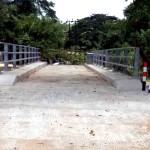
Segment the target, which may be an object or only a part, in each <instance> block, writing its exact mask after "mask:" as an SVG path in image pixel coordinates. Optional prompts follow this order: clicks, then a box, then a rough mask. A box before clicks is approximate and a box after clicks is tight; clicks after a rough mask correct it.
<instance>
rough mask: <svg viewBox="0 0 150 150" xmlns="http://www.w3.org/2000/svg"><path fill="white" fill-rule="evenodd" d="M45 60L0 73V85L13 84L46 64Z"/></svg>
mask: <svg viewBox="0 0 150 150" xmlns="http://www.w3.org/2000/svg"><path fill="white" fill-rule="evenodd" d="M46 65H47V63H46V62H35V63H32V64H29V65H25V66H22V67H20V68H19V69H14V70H12V71H8V72H3V73H2V74H0V86H13V85H15V84H16V83H17V82H20V81H22V80H23V79H25V78H27V77H29V76H30V75H31V74H33V73H34V72H36V71H38V70H39V69H41V68H43V67H44V66H46Z"/></svg>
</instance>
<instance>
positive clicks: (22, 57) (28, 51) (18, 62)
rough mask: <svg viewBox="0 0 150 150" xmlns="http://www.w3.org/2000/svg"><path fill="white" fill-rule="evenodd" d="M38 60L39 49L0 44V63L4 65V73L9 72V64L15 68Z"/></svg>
mask: <svg viewBox="0 0 150 150" xmlns="http://www.w3.org/2000/svg"><path fill="white" fill-rule="evenodd" d="M39 59H40V52H39V48H35V47H30V46H25V45H18V44H11V43H5V42H0V63H1V64H4V70H5V71H8V70H9V69H8V68H9V64H12V66H13V68H16V66H22V65H26V64H30V63H33V62H36V61H39Z"/></svg>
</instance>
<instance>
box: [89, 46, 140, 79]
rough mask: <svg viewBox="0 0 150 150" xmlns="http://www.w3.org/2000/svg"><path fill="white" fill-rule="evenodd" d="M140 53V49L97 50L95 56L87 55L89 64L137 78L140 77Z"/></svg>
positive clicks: (94, 52)
mask: <svg viewBox="0 0 150 150" xmlns="http://www.w3.org/2000/svg"><path fill="white" fill-rule="evenodd" d="M139 52H140V49H139V48H138V47H127V48H116V49H106V50H96V51H93V53H92V54H93V55H91V53H90V54H88V53H87V62H88V63H90V62H92V63H93V64H95V65H98V66H103V67H108V68H113V69H114V70H116V71H121V72H124V73H128V74H130V75H133V76H135V77H137V76H139V58H140V54H139Z"/></svg>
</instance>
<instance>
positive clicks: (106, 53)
mask: <svg viewBox="0 0 150 150" xmlns="http://www.w3.org/2000/svg"><path fill="white" fill-rule="evenodd" d="M107 62H108V50H106V51H105V67H107Z"/></svg>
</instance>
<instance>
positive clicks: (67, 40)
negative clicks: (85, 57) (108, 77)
mask: <svg viewBox="0 0 150 150" xmlns="http://www.w3.org/2000/svg"><path fill="white" fill-rule="evenodd" d="M54 5H55V4H54V3H53V2H51V1H48V0H42V1H41V0H0V20H1V22H0V41H4V42H10V43H18V44H24V45H31V46H35V47H39V48H40V49H41V51H42V53H43V52H45V51H46V52H47V56H48V55H49V54H50V53H53V51H51V50H52V49H53V50H56V51H57V50H58V49H63V50H68V51H70V50H73V51H74V50H77V51H78V50H79V51H82V52H86V51H91V50H93V49H108V48H117V47H129V46H132V47H140V49H141V52H140V55H141V57H142V60H143V61H147V62H149V65H150V59H149V57H150V1H149V0H142V1H141V0H134V1H133V2H132V3H131V4H130V5H129V6H128V7H127V8H126V9H125V10H124V14H125V16H126V18H125V19H122V20H120V19H118V18H117V17H115V16H108V15H105V14H93V15H91V16H87V17H85V18H82V19H80V20H78V21H76V23H73V24H71V27H70V30H69V27H68V24H66V23H62V22H61V21H60V20H59V19H58V18H57V16H56V12H55V11H54ZM66 33H67V34H66Z"/></svg>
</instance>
